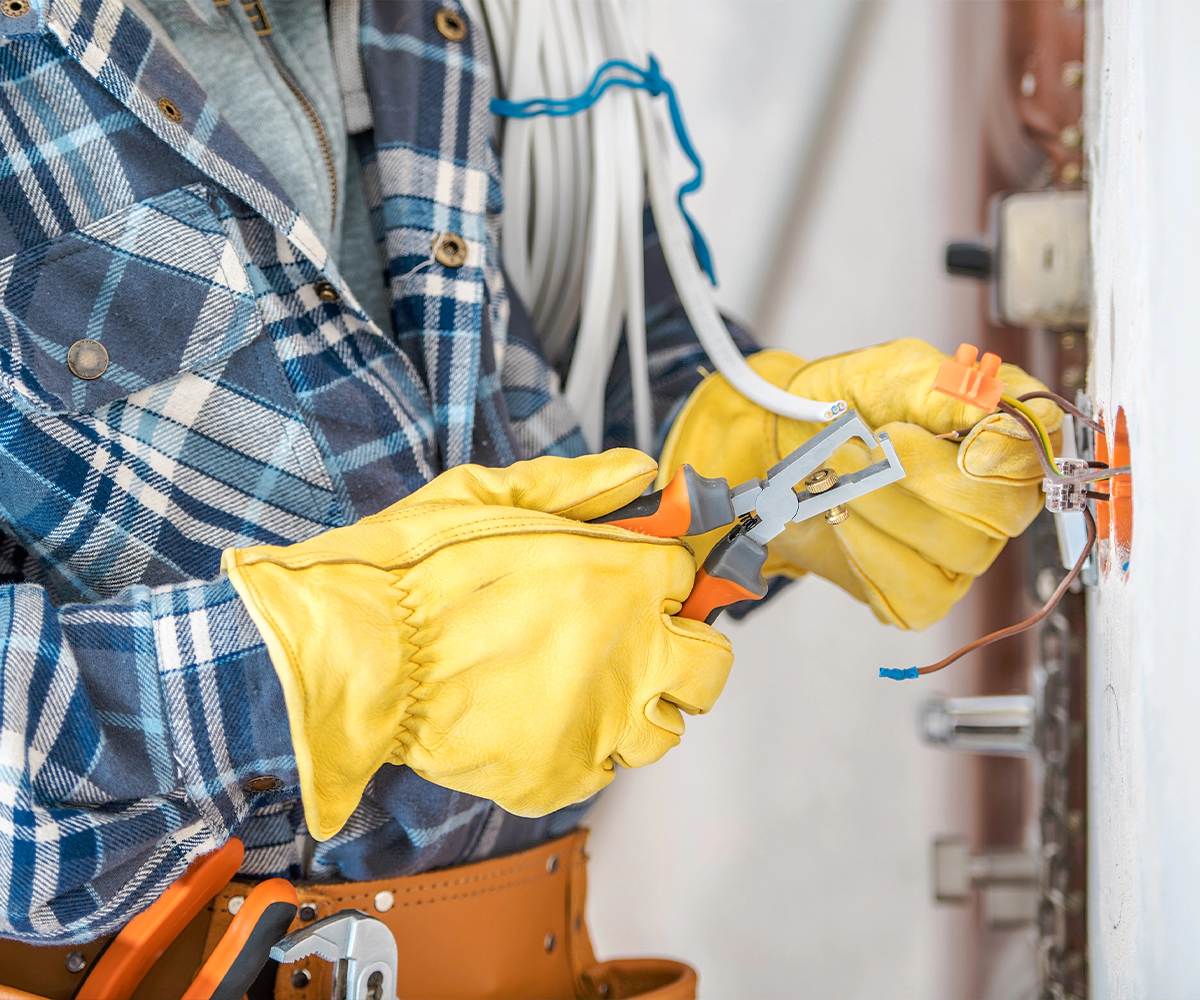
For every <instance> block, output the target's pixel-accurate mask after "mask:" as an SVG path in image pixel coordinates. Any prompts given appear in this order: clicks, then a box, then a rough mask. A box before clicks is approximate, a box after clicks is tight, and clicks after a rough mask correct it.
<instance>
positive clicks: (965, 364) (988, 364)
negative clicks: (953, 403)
mask: <svg viewBox="0 0 1200 1000" xmlns="http://www.w3.org/2000/svg"><path fill="white" fill-rule="evenodd" d="M977 357H979V351H978V350H977V349H976V348H974V347H972V346H971V345H970V344H959V345H958V350H957V351H955V352H954V357H952V358H947V359H946V360H945V361H943V362H942V367H941V368H939V369H938V373H937V378H935V379H934V380H933V389H934V391H935V392H940V393H944V394H945V395H947V396H949V397H950V398H951V399H957V400H958V401H959V402H960V403H966V404H968V405H969V406H977V407H979V409H981V410H986V411H987V412H988V413H995V412H996V407H997V406H998V405H999V403H1000V397H1001V396H1003V395H1004V389H1005V386H1006V383H1004V382H1002V381H1001V380H1000V379H998V378H997V377H996V374H997V373H998V372H999V371H1000V356H999V355H998V354H985V355H984V356H983V357H982V358H979V366H978V367H976V365H975V359H976V358H977Z"/></svg>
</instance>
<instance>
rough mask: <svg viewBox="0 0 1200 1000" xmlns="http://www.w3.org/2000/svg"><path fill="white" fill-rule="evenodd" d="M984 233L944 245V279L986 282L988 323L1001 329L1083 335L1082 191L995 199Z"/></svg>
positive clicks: (1085, 249) (1087, 269) (1087, 260)
mask: <svg viewBox="0 0 1200 1000" xmlns="http://www.w3.org/2000/svg"><path fill="white" fill-rule="evenodd" d="M991 218H992V226H991V232H990V233H989V234H988V235H987V236H984V237H981V238H979V239H976V240H970V241H965V242H959V243H951V244H950V245H949V246H948V247H947V248H946V270H947V271H949V272H950V273H951V274H957V275H962V276H963V277H969V278H976V279H979V280H981V281H990V282H991V288H992V295H991V309H992V318H993V319H994V320H995V321H996V322H998V323H1003V324H1006V325H1008V326H1033V327H1042V328H1045V329H1050V330H1086V329H1087V325H1088V312H1089V309H1088V303H1089V290H1090V287H1091V254H1090V241H1089V236H1088V196H1087V192H1086V191H1081V190H1070V191H1057V190H1048V191H1019V192H1016V193H1012V194H1002V195H997V196H996V197H995V198H994V199H993V200H992V205H991Z"/></svg>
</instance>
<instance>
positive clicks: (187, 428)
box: [0, 0, 754, 943]
mask: <svg viewBox="0 0 1200 1000" xmlns="http://www.w3.org/2000/svg"><path fill="white" fill-rule="evenodd" d="M451 2H452V0H451ZM445 5H446V3H445V2H444V0H438V2H436V3H435V2H428V0H390V2H385V0H364V2H363V4H362V23H361V49H362V58H363V65H364V70H365V76H366V80H367V85H368V88H369V90H370V94H371V100H372V107H373V112H374V130H373V132H371V133H367V134H365V135H363V136H360V137H358V139H357V140H356V141H358V142H359V153H360V156H361V158H362V161H363V164H364V169H365V172H366V180H367V188H368V192H369V198H370V201H371V207H372V215H373V222H374V228H375V235H376V238H377V241H378V246H379V250H380V260H381V267H382V269H383V274H384V278H385V280H386V282H387V283H388V285H389V288H390V291H391V299H392V316H391V320H392V327H393V329H394V331H395V336H394V337H392V336H389V335H385V334H384V333H382V332H381V331H380V329H379V328H378V327H377V326H376V325H375V324H374V323H373V322H372V320H371V318H370V317H369V316H368V315H366V314H365V313H364V312H363V311H362V310H361V309H360V308H359V307H358V305H357V303H356V302H355V301H354V298H353V296H352V294H351V293H350V292H349V290H348V289H347V288H346V287H345V286H344V285H343V283H342V281H341V279H340V277H339V275H338V273H337V269H336V265H335V264H334V262H333V261H332V260H330V259H329V257H328V255H327V253H326V251H325V249H324V248H323V247H322V246H321V245H320V243H319V242H318V240H317V238H316V237H315V236H314V234H313V231H312V229H311V227H310V226H309V225H308V223H307V222H306V221H305V219H304V218H303V217H302V216H301V215H299V214H298V213H297V211H296V210H295V208H294V207H293V206H292V205H291V203H290V201H289V200H288V198H287V196H286V195H285V194H284V192H283V191H282V189H281V188H280V186H279V184H278V182H276V180H275V179H274V178H273V177H272V176H271V175H270V174H269V172H268V171H267V170H266V168H265V167H264V166H263V165H262V164H261V162H259V161H258V159H257V158H256V157H255V156H254V154H253V153H251V152H250V150H249V149H248V148H247V147H246V145H245V144H244V143H243V142H242V141H241V139H240V138H239V137H238V136H237V134H235V133H234V132H233V130H232V129H231V128H230V127H229V126H228V124H227V123H225V122H224V121H223V120H222V119H221V118H220V117H219V115H217V114H216V112H215V111H214V110H213V108H212V107H211V105H210V104H209V103H208V102H207V99H206V96H205V94H204V92H203V90H202V89H201V88H200V87H199V85H198V84H197V83H196V81H195V80H194V78H193V77H192V76H191V75H190V74H189V73H188V72H187V70H186V69H185V68H184V67H183V66H181V65H180V64H179V63H178V62H177V61H176V60H175V58H174V57H173V56H172V54H171V53H170V51H168V49H167V47H165V46H164V45H162V44H161V43H159V42H157V41H156V40H155V37H154V35H153V33H152V32H151V31H150V30H149V28H148V27H147V25H146V24H145V23H143V22H142V21H141V20H140V19H139V17H138V16H137V14H135V13H134V11H132V10H130V9H129V8H127V7H125V5H124V3H123V2H122V0H33V4H32V8H31V10H30V11H29V13H27V14H26V15H24V16H22V17H16V18H14V17H8V16H5V17H4V18H0V22H3V23H0V35H2V36H3V37H2V40H0V520H2V522H3V523H2V524H0V529H2V531H3V535H0V935H2V936H5V937H13V938H19V939H24V940H28V941H33V942H39V943H51V942H60V943H61V942H69V941H82V940H86V939H89V938H92V937H95V936H98V935H101V934H105V933H109V932H112V931H113V930H115V929H116V928H118V927H119V926H120V925H122V924H123V923H124V922H125V921H126V920H127V919H128V918H129V917H130V916H131V915H132V914H133V913H135V912H137V911H139V910H140V909H143V908H144V907H145V906H147V905H149V903H150V902H151V901H153V900H154V899H155V898H157V896H158V895H159V894H160V893H161V892H162V891H163V890H164V889H165V888H166V887H167V886H168V885H169V884H170V883H171V882H172V881H174V880H175V879H176V878H178V877H179V875H180V874H181V873H182V872H183V870H184V868H185V867H186V865H187V864H188V863H189V862H190V861H191V860H192V859H193V858H195V857H196V856H197V855H198V854H201V853H203V852H206V851H210V850H212V849H214V848H215V847H217V846H219V845H220V844H221V843H223V842H224V841H225V840H226V839H228V838H229V837H230V836H232V835H235V834H236V835H237V836H239V837H241V838H242V839H243V840H244V841H245V843H246V847H247V851H246V860H245V864H244V866H243V869H242V873H243V874H244V875H246V876H249V877H267V876H273V875H283V876H286V877H291V878H301V877H310V878H360V879H365V878H380V877H388V876H394V875H402V874H410V873H414V872H419V871H423V870H427V869H430V868H435V867H443V866H448V865H454V864H459V863H463V862H466V861H471V860H476V859H479V858H482V857H487V856H491V855H495V854H499V853H504V852H507V851H515V850H519V849H522V848H524V847H526V846H529V845H531V844H534V843H536V842H539V841H542V840H544V839H547V838H549V837H553V836H556V835H558V834H560V833H563V832H566V831H567V830H568V829H570V828H571V827H572V826H574V825H575V823H576V822H577V821H578V818H579V816H580V815H581V813H582V809H581V807H576V808H573V809H569V810H565V811H563V812H562V813H558V814H555V815H553V816H550V817H547V818H545V819H543V820H525V819H519V818H517V817H513V816H510V815H508V814H506V813H504V812H503V811H502V810H500V809H499V808H498V807H497V806H495V805H494V804H492V803H489V802H485V801H482V800H479V799H475V798H472V797H471V796H467V795H462V794H459V793H456V792H452V791H449V790H447V789H444V788H440V787H438V786H435V785H431V784H429V783H427V782H425V781H423V780H422V779H420V778H418V777H417V776H416V775H415V774H413V773H412V772H411V771H408V770H407V769H406V768H401V767H392V766H385V767H384V768H383V769H382V770H381V771H380V772H379V773H378V774H377V775H376V777H375V779H374V780H373V782H372V783H371V785H370V786H369V787H368V789H367V793H366V795H365V796H364V799H363V801H362V804H361V805H360V807H359V808H358V810H357V811H356V812H355V813H354V815H353V817H352V818H351V820H350V822H349V823H348V824H347V826H346V828H345V829H344V830H343V831H342V832H341V833H339V834H338V835H337V836H336V837H334V838H333V839H332V840H330V841H327V842H325V843H321V844H316V845H315V846H314V843H313V842H312V841H311V840H307V839H306V838H305V831H304V826H303V814H302V810H301V808H300V803H299V799H298V794H299V792H298V786H297V778H296V773H295V761H294V758H293V756H292V750H291V742H290V737H289V735H288V731H287V724H286V715H285V712H284V709H283V703H282V696H281V693H280V690H279V685H278V681H277V680H276V678H275V675H274V672H273V670H272V668H271V665H270V662H269V660H268V658H267V654H266V649H265V647H264V645H263V643H262V641H261V639H260V637H259V635H258V633H257V631H256V629H255V627H254V625H253V624H252V622H251V621H250V619H249V617H248V616H247V614H246V611H245V609H244V608H243V607H242V605H241V603H240V601H239V599H238V597H237V595H236V594H235V593H234V591H233V589H232V588H231V587H230V585H229V583H228V581H227V580H225V579H224V578H223V577H221V576H219V574H218V563H219V560H220V553H221V551H222V549H224V548H227V547H230V546H235V547H236V546H244V545H254V544H258V543H271V544H286V543H290V542H295V541H300V540H302V539H305V538H308V537H311V536H312V535H315V534H317V533H318V532H321V531H324V530H326V529H328V528H332V527H336V526H339V525H344V524H348V523H350V522H352V521H354V520H355V519H357V518H359V517H361V516H364V515H367V514H371V513H374V512H375V511H378V510H380V509H381V508H383V507H385V506H387V505H388V504H390V503H392V502H394V501H395V500H397V499H399V498H400V497H402V496H404V495H406V494H408V493H409V492H411V491H412V490H414V489H416V488H417V487H419V486H421V485H422V484H423V483H425V482H427V481H429V480H430V479H431V478H432V477H433V476H435V475H437V474H438V472H439V471H440V470H442V469H444V468H447V467H449V466H452V465H455V464H458V463H461V462H465V461H477V462H483V463H487V464H506V463H509V462H512V461H514V460H516V459H519V458H525V457H532V456H535V455H541V454H558V455H577V454H581V453H582V452H583V451H584V450H585V445H584V442H583V438H582V435H581V434H580V432H579V428H578V426H577V424H576V422H575V418H574V416H573V414H572V413H571V412H570V410H569V408H568V407H567V405H566V403H565V402H564V400H563V398H562V396H561V395H560V393H559V390H558V385H559V381H558V375H557V374H556V373H555V371H554V370H552V369H551V367H550V366H549V365H548V364H547V363H546V361H545V360H544V359H543V357H542V354H541V352H540V350H539V348H538V346H537V340H536V338H535V337H534V336H533V334H532V331H531V330H530V326H529V322H528V320H527V318H526V317H525V315H524V313H523V311H522V310H521V308H520V306H519V303H516V302H513V301H510V300H509V299H508V298H507V296H506V293H505V285H504V280H503V275H502V272H501V269H500V264H499V254H498V236H499V225H498V223H499V213H500V210H501V199H500V183H499V165H498V163H497V160H496V157H495V155H494V152H493V149H492V147H491V145H490V141H489V128H490V121H489V112H488V101H489V99H490V97H491V70H490V66H489V62H488V47H487V41H486V38H485V37H484V33H483V32H482V31H480V30H477V29H476V28H475V27H471V29H470V30H469V32H468V35H467V38H466V40H465V41H463V42H462V43H449V42H447V41H446V40H445V39H444V38H442V37H441V36H440V35H439V34H438V33H437V31H436V30H435V29H434V15H435V13H436V11H437V10H438V9H439V8H441V7H443V6H445ZM444 232H454V233H458V234H460V235H461V236H463V237H464V238H465V240H466V243H467V246H468V257H467V261H466V263H465V264H464V265H463V266H461V267H459V268H457V269H450V268H447V267H443V266H442V265H440V264H433V265H431V266H425V267H422V268H420V269H419V270H415V269H416V268H417V266H418V265H419V264H425V263H426V262H427V261H428V260H429V258H430V250H431V245H432V242H433V239H434V237H435V234H438V233H444ZM322 281H327V282H330V283H332V284H333V286H334V287H335V289H337V291H338V292H339V293H340V298H339V299H338V300H337V301H333V302H330V301H326V299H327V298H328V297H329V296H328V295H325V296H324V297H323V296H320V295H318V294H317V285H318V282H322ZM647 301H648V310H649V312H648V319H649V328H650V341H651V343H650V347H651V368H652V378H653V384H654V387H655V405H656V416H657V418H658V420H659V422H660V426H661V428H662V429H663V430H664V431H665V428H667V427H668V426H669V424H670V420H671V418H672V416H673V414H674V412H675V410H676V409H677V407H678V406H679V405H680V404H681V403H682V401H683V400H684V399H685V398H686V396H687V394H688V393H689V392H690V391H691V389H692V388H693V387H694V386H695V385H696V383H697V382H698V380H699V376H698V375H697V373H696V367H697V365H698V364H700V363H702V362H703V360H704V356H703V353H702V351H701V350H700V348H699V346H698V344H697V342H696V340H695V338H694V336H693V335H692V333H691V330H690V328H689V326H688V324H687V322H686V319H685V318H684V317H683V314H682V311H681V309H680V307H679V304H678V301H677V299H676V298H675V297H674V293H673V289H672V288H671V285H670V281H669V278H668V277H667V275H666V270H665V267H664V265H663V262H662V258H661V255H660V254H659V253H657V251H656V247H655V242H654V234H653V231H652V229H648V236H647ZM84 337H87V338H91V339H94V340H98V341H101V342H102V343H103V344H104V345H105V347H106V349H107V351H108V354H109V357H110V363H109V365H108V368H107V370H106V371H105V372H104V373H103V374H102V375H101V376H100V377H99V378H95V379H91V380H84V379H81V378H77V377H75V376H74V375H73V374H72V373H71V371H70V369H69V367H68V365H67V352H68V349H69V348H70V346H71V345H72V344H73V343H74V342H75V341H77V340H79V339H81V338H84ZM744 349H745V350H747V351H750V350H753V349H754V348H753V345H752V344H751V343H750V342H749V341H748V340H747V341H745V343H744ZM609 401H610V406H609V416H608V439H607V442H606V443H608V444H610V445H614V444H625V443H628V441H629V439H630V437H631V434H630V426H631V423H632V420H631V409H632V407H631V400H630V390H629V378H628V365H627V362H626V361H625V360H624V355H623V354H622V355H621V356H620V357H618V360H617V363H616V366H615V367H614V374H613V376H612V378H611V379H610V386H609ZM261 775H273V776H275V777H277V778H279V779H280V782H281V787H278V788H277V789H275V790H273V791H266V792H254V791H250V790H248V787H247V786H246V782H247V780H248V779H250V778H252V777H255V776H261Z"/></svg>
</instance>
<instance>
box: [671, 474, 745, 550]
mask: <svg viewBox="0 0 1200 1000" xmlns="http://www.w3.org/2000/svg"><path fill="white" fill-rule="evenodd" d="M683 475H684V478H685V480H686V482H687V489H688V500H689V501H690V502H691V508H692V521H691V524H690V525H689V526H688V530H687V533H688V534H689V535H703V534H704V533H705V532H706V531H712V530H713V529H714V528H723V527H725V525H727V524H732V523H733V522H734V520H736V518H735V517H734V514H733V500H732V499H731V498H730V496H729V483H727V482H726V481H725V480H724V479H706V478H705V477H704V476H702V475H700V473H698V472H697V471H696V470H695V469H693V468H692V467H691V466H690V465H685V466H683Z"/></svg>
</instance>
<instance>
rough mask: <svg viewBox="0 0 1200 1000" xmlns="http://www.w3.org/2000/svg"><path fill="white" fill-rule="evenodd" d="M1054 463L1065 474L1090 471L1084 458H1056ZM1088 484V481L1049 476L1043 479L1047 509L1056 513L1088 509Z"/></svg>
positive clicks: (1078, 473) (1075, 474)
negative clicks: (1074, 480)
mask: <svg viewBox="0 0 1200 1000" xmlns="http://www.w3.org/2000/svg"><path fill="white" fill-rule="evenodd" d="M1054 464H1055V466H1057V468H1058V471H1059V472H1060V473H1062V475H1064V476H1077V475H1082V474H1083V473H1085V472H1087V471H1088V463H1087V462H1086V461H1084V460H1083V459H1082V458H1056V459H1055V460H1054ZM1088 486H1089V484H1088V483H1081V482H1073V481H1071V480H1064V479H1051V478H1050V477H1049V476H1047V477H1046V478H1045V479H1043V480H1042V489H1043V491H1045V494H1046V509H1047V510H1048V511H1051V512H1053V513H1055V514H1066V513H1068V512H1071V511H1083V510H1087V504H1088Z"/></svg>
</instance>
